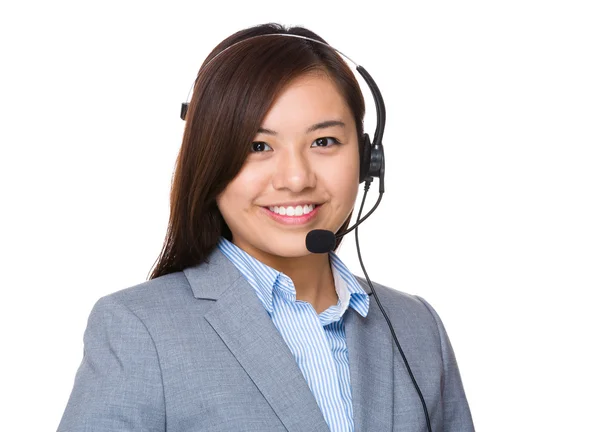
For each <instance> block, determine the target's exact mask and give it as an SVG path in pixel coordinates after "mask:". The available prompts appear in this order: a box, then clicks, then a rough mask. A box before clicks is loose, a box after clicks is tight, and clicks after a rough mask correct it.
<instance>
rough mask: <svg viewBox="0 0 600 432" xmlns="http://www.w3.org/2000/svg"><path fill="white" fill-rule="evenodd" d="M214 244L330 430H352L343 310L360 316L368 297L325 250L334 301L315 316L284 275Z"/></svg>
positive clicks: (231, 246)
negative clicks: (254, 299) (260, 309)
mask: <svg viewBox="0 0 600 432" xmlns="http://www.w3.org/2000/svg"><path fill="white" fill-rule="evenodd" d="M217 247H218V248H219V250H221V252H223V254H225V256H226V257H227V258H229V260H230V261H231V262H232V263H233V264H234V265H235V266H236V267H237V268H238V269H239V271H240V272H241V273H242V275H243V276H244V277H245V278H246V280H247V281H248V283H249V284H250V286H251V287H252V288H254V290H255V291H256V295H257V296H258V298H259V300H260V301H261V303H262V304H263V306H264V308H265V309H266V311H267V312H268V314H269V316H270V317H271V319H272V320H273V324H275V327H277V329H278V330H279V333H281V336H282V337H283V339H284V340H285V342H286V343H287V345H288V347H289V348H290V350H291V352H292V354H293V355H294V358H295V359H296V363H298V366H299V367H300V370H301V371H302V374H303V375H304V378H305V379H306V382H307V383H308V387H309V388H310V390H311V392H312V394H313V395H314V397H315V399H316V401H317V405H318V406H319V408H320V409H321V412H322V413H323V417H324V418H325V421H326V422H327V424H328V425H329V429H330V430H331V431H332V432H351V431H354V420H353V418H352V388H351V385H350V364H349V359H348V348H347V345H346V333H345V330H344V313H345V312H346V310H347V309H348V307H352V308H353V309H355V310H356V311H357V312H358V313H359V314H360V315H362V316H363V317H365V316H367V312H368V310H369V296H368V295H367V293H366V292H365V290H364V289H363V288H362V287H361V286H360V285H359V284H358V282H357V280H356V278H355V277H354V275H352V273H351V272H350V270H348V268H347V267H346V266H345V265H344V264H343V263H342V261H341V260H340V259H339V258H338V257H337V255H335V254H334V253H333V252H330V253H329V258H330V263H331V271H332V273H333V279H334V283H335V290H336V292H337V295H338V302H337V304H335V305H333V306H330V307H329V308H328V309H327V310H324V311H323V312H321V313H320V314H317V313H316V311H315V309H314V308H313V306H312V305H311V304H310V303H308V302H305V301H296V288H295V287H294V283H293V282H292V280H291V279H290V278H289V277H288V276H286V275H285V274H283V273H281V272H278V271H277V270H275V269H273V268H271V267H269V266H267V265H266V264H263V263H262V262H260V261H258V260H257V259H256V258H254V257H252V256H250V255H249V254H247V253H246V252H245V251H243V250H242V249H240V248H238V247H237V246H236V245H234V244H233V243H231V242H230V241H228V240H226V239H225V238H221V239H220V241H219V243H218V245H217Z"/></svg>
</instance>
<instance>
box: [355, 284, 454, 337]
mask: <svg viewBox="0 0 600 432" xmlns="http://www.w3.org/2000/svg"><path fill="white" fill-rule="evenodd" d="M355 277H356V279H357V280H358V282H359V283H360V285H361V286H362V287H363V288H364V289H365V291H366V292H367V294H369V299H370V300H369V302H370V304H371V305H370V307H369V309H371V310H373V309H378V306H377V302H376V300H375V298H374V295H373V293H372V290H371V288H370V287H369V284H368V283H367V281H366V280H365V279H364V278H362V277H360V276H355ZM371 283H372V284H373V287H374V288H375V293H376V294H377V297H378V298H379V300H380V301H381V303H382V306H383V307H384V309H385V310H386V312H387V313H388V315H389V317H390V319H391V320H392V321H394V324H398V325H403V326H408V327H413V326H416V327H419V326H420V327H421V328H422V329H423V330H425V327H428V328H429V330H432V331H435V333H437V332H438V331H439V330H440V328H443V324H442V322H441V319H440V317H439V315H438V314H437V312H436V311H435V309H434V308H433V307H432V306H431V305H430V304H429V303H428V302H427V301H426V300H425V299H424V298H423V297H420V296H418V295H416V294H409V293H407V292H404V291H401V290H398V289H395V288H390V287H389V286H386V285H383V284H380V283H377V282H373V281H371Z"/></svg>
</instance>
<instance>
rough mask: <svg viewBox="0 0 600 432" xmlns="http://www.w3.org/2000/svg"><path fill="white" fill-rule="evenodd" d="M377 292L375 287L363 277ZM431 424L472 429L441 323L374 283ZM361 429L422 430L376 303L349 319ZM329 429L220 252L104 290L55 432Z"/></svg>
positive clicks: (421, 304)
mask: <svg viewBox="0 0 600 432" xmlns="http://www.w3.org/2000/svg"><path fill="white" fill-rule="evenodd" d="M360 283H361V284H362V286H363V287H364V289H365V290H366V291H367V293H369V294H370V295H371V294H372V293H371V290H370V289H369V287H368V285H367V284H366V283H365V282H364V281H363V280H360ZM376 289H377V294H378V296H379V299H380V300H381V302H382V304H383V305H384V307H385V309H386V311H387V314H388V316H389V318H390V320H391V321H392V324H393V326H394V328H395V330H396V334H397V336H398V339H399V341H400V343H401V345H402V348H403V350H404V353H405V354H406V357H407V359H408V361H409V364H410V366H411V368H412V371H413V373H414V375H415V378H416V380H417V382H418V383H419V386H420V388H421V391H422V392H423V396H424V397H425V400H426V402H427V408H428V410H429V415H430V417H431V423H432V429H433V430H434V431H453V432H454V431H455V432H459V431H460V432H466V431H473V430H474V429H473V424H472V420H471V414H470V411H469V407H468V404H467V400H466V398H465V394H464V391H463V388H462V384H461V379H460V374H459V371H458V368H457V365H456V360H455V357H454V353H453V351H452V347H451V346H450V342H449V340H448V337H447V335H446V332H445V330H444V327H443V325H442V323H441V321H440V319H439V317H438V316H437V314H436V313H435V311H434V310H433V309H432V308H431V306H429V305H428V304H427V303H426V302H425V301H424V300H423V299H421V298H419V297H416V296H411V295H407V294H404V293H401V292H399V291H396V290H393V289H390V288H387V287H384V286H381V285H376ZM344 319H345V326H346V337H347V344H348V352H349V357H350V376H351V383H352V406H353V409H354V425H355V430H356V431H357V432H371V431H372V432H380V431H411V432H413V431H414V432H416V431H426V430H427V429H426V426H425V417H424V414H423V411H422V407H421V402H420V400H419V397H418V395H417V393H416V391H415V389H414V387H413V384H412V383H411V380H410V377H409V375H408V374H407V371H406V368H405V366H404V363H403V361H402V358H401V356H400V354H399V353H398V352H397V348H396V347H395V345H394V342H393V339H392V337H391V333H390V331H389V328H388V326H387V324H386V322H385V319H384V317H383V315H382V314H381V311H380V310H379V308H378V307H377V304H376V302H375V299H374V298H373V297H371V298H370V307H369V313H368V315H367V317H366V318H363V317H361V316H360V315H359V314H358V313H357V312H356V311H355V310H354V309H351V308H350V309H348V311H347V312H346V315H345V318H344ZM328 430H329V429H328V427H327V424H326V423H325V420H324V418H323V415H322V414H321V411H320V410H319V407H318V405H317V403H316V401H315V399H314V397H313V395H312V393H311V391H310V389H309V387H308V385H307V383H306V381H305V380H304V377H303V375H302V372H301V371H300V368H299V367H298V365H297V364H296V362H295V360H294V357H293V356H292V353H291V352H290V350H289V348H288V347H287V345H286V343H285V341H284V340H283V338H282V337H281V335H280V334H279V332H278V330H277V328H276V327H275V326H274V324H273V322H272V321H271V319H270V317H269V315H268V314H267V312H266V311H265V309H264V308H263V306H262V304H261V303H260V301H259V299H258V297H257V296H256V294H255V292H254V290H253V289H252V288H251V287H250V285H249V284H248V283H247V282H246V280H245V279H244V277H243V276H242V275H241V273H240V272H239V271H238V270H237V268H236V267H235V266H234V265H233V264H232V263H231V262H230V261H229V259H227V257H225V256H224V255H223V254H222V253H221V252H220V251H219V250H218V249H215V250H214V252H213V253H212V254H211V256H210V257H209V263H208V264H201V265H198V266H195V267H189V268H187V269H185V270H184V271H183V272H177V273H172V274H168V275H165V276H162V277H159V278H156V279H153V280H150V281H146V282H144V283H142V284H139V285H137V286H134V287H131V288H128V289H124V290H121V291H118V292H115V293H113V294H110V295H108V296H105V297H102V298H101V299H100V300H98V302H97V303H96V304H95V305H94V308H93V309H92V312H91V314H90V317H89V320H88V325H87V328H86V331H85V336H84V354H83V360H82V362H81V365H80V366H79V369H78V370H77V374H76V376H75V384H74V387H73V391H72V393H71V396H70V398H69V401H68V404H67V407H66V409H65V412H64V415H63V417H62V420H61V422H60V425H59V426H58V431H59V432H84V431H85V432H92V431H93V432H100V431H107V432H108V431H110V432H115V431H161V432H165V431H173V432H174V431H177V432H187V431H189V432H192V431H193V432H201V431H236V432H237V431H247V432H251V431H253V432H271V431H273V432H275V431H288V432H327V431H328Z"/></svg>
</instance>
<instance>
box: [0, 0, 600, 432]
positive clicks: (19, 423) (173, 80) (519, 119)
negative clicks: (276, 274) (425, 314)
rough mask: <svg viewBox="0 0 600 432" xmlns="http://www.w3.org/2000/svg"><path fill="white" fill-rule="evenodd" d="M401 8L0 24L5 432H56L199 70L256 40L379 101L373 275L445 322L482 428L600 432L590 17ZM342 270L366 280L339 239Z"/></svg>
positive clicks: (99, 6) (121, 4) (156, 228)
mask: <svg viewBox="0 0 600 432" xmlns="http://www.w3.org/2000/svg"><path fill="white" fill-rule="evenodd" d="M215 3H216V4H215ZM17 4H18V6H17ZM392 4H393V2H389V4H384V2H381V1H374V0H371V1H367V2H356V3H355V4H352V2H326V1H302V2H285V1H279V2H269V1H257V2H239V3H236V2H233V3H232V2H231V1H222V2H210V3H209V2H199V1H198V2H177V1H170V2H162V3H158V2H152V1H145V2H133V1H103V2H84V1H78V2H75V1H73V2H66V1H48V2H42V1H37V2H31V1H30V2H27V1H20V2H16V1H13V2H6V3H3V5H2V6H1V9H0V33H1V34H0V36H1V39H0V40H1V41H2V42H1V44H2V49H1V56H2V57H1V64H2V66H1V67H0V74H1V79H0V91H1V97H0V109H1V111H0V122H1V128H0V143H1V155H0V156H1V157H0V176H1V178H0V180H1V182H0V188H1V194H2V195H1V197H2V211H1V216H0V217H1V218H2V221H1V224H0V229H1V230H2V232H1V233H0V234H1V240H0V241H1V244H2V247H1V252H0V253H1V254H2V256H1V257H0V258H1V261H0V262H1V263H2V264H1V269H2V272H1V278H0V286H1V288H2V291H1V295H2V297H1V300H0V320H1V323H0V333H1V334H0V337H1V342H2V344H1V346H2V355H1V356H0V362H1V363H2V364H1V366H0V373H1V374H2V375H1V381H0V382H1V383H0V392H1V393H2V397H3V400H4V401H5V402H4V403H3V410H2V411H3V414H2V430H6V431H34V430H35V431H38V430H39V431H41V430H55V429H56V427H57V426H58V423H59V421H60V418H61V416H62V413H63V410H64V408H65V405H66V403H67V399H68V397H69V394H70V392H71V389H72V385H73V380H74V377H75V372H76V370H77V367H78V366H79V363H80V361H81V358H82V354H83V340H82V338H83V332H84V329H85V326H86V321H87V317H88V314H89V312H90V310H91V308H92V306H93V304H94V303H95V301H96V300H97V299H98V298H99V297H101V296H103V295H106V294H109V293H111V292H114V291H117V290H120V289H123V288H126V287H129V286H132V285H135V284H138V283H140V282H143V281H144V280H146V278H147V276H148V273H149V271H150V269H151V267H152V265H153V263H154V261H155V259H156V258H157V256H158V253H159V251H160V248H161V245H162V241H163V238H164V234H165V230H166V224H167V219H168V194H169V187H170V180H171V175H172V172H173V168H174V162H175V157H176V154H177V151H178V149H179V146H180V143H181V136H182V131H183V127H184V123H183V122H182V121H181V120H180V119H179V107H180V103H181V102H182V101H183V100H184V99H185V98H186V96H187V93H188V90H189V88H190V86H191V84H192V82H193V79H194V77H195V75H196V72H197V70H198V67H199V66H200V64H201V62H202V61H203V60H204V58H205V57H206V55H207V54H208V53H209V51H210V50H211V49H212V48H213V47H214V46H215V45H216V44H217V43H219V42H220V41H221V40H222V39H223V38H225V37H227V36H228V35H229V34H231V33H233V32H235V31H237V30H239V29H241V28H244V27H247V26H250V25H254V24H259V23H264V22H269V21H275V22H279V23H283V24H287V25H294V24H298V25H304V26H306V27H308V28H310V29H312V30H313V31H315V32H317V33H318V34H320V35H321V36H322V37H324V38H325V39H326V40H327V41H328V42H329V43H331V44H332V45H333V46H335V47H337V48H338V49H340V50H341V51H343V52H345V53H346V54H348V55H349V56H350V57H351V58H352V59H354V60H355V61H357V62H358V63H360V64H362V65H363V66H365V68H366V69H367V70H368V71H369V72H370V73H371V74H372V76H373V77H374V78H375V80H376V82H377V83H378V84H379V86H380V88H381V91H382V94H383V96H384V98H385V101H386V104H387V114H388V116H387V128H386V131H385V136H384V144H385V146H386V147H385V149H386V161H387V192H386V194H385V195H384V199H383V202H382V204H381V206H380V208H379V209H378V210H377V212H376V213H375V214H374V215H373V217H372V218H371V219H370V220H369V221H368V222H367V223H366V224H365V225H363V227H362V228H361V239H362V240H361V246H362V251H363V256H364V259H365V264H366V266H367V269H368V270H369V274H370V276H371V278H372V279H374V280H376V281H379V282H381V283H384V284H387V285H389V286H391V287H393V288H396V289H399V290H402V291H406V292H409V293H416V294H419V295H421V296H423V297H425V298H426V299H427V300H428V301H429V302H430V303H431V304H432V305H433V306H434V307H435V308H436V309H437V311H438V313H439V314H440V315H441V317H442V319H443V321H444V323H445V325H446V328H447V330H448V333H449V334H450V337H451V340H452V343H453V345H454V349H455V352H456V355H457V358H458V362H459V365H460V368H461V372H462V377H463V382H464V387H465V390H466V392H467V396H468V399H469V402H470V405H471V409H472V413H473V418H474V421H475V426H476V428H477V429H478V430H479V431H509V430H510V431H566V430H569V431H573V430H592V429H593V428H595V427H597V423H596V421H595V420H596V419H597V416H596V415H595V414H594V413H596V412H597V408H598V403H599V402H600V400H599V398H598V388H599V386H600V376H599V372H598V365H599V364H600V356H599V354H598V345H599V344H598V340H599V337H598V331H599V330H600V323H599V321H600V320H599V318H598V316H599V314H598V310H597V307H596V304H595V299H596V298H597V296H596V291H597V290H598V288H600V269H599V267H600V265H599V263H600V246H599V245H600V229H599V223H598V221H600V193H599V192H600V174H599V171H600V170H599V165H600V149H599V145H600V130H599V129H600V127H599V126H600V125H599V123H600V122H599V120H600V102H599V101H600V85H599V82H600V79H599V78H598V77H600V56H599V54H600V30H599V29H600V25H599V24H598V23H599V22H600V14H599V12H598V6H597V2H593V1H588V2H584V1H573V0H571V1H532V0H518V1H517V0H503V1H495V2H491V1H465V0H457V1H452V2H447V1H437V2H436V1H423V0H421V1H412V2H398V3H395V4H393V6H391V5H392ZM369 97H370V96H369V94H365V98H366V99H367V101H368V102H369V103H371V102H370V99H369ZM369 109H372V105H369ZM373 117H374V115H373V111H372V110H371V111H370V112H369V115H368V117H367V126H369V125H371V126H372V125H373ZM371 134H372V131H371ZM373 197H375V194H373ZM341 255H342V257H343V259H345V260H346V262H347V263H348V264H349V266H350V267H351V269H352V270H353V271H354V272H355V273H357V274H360V267H359V266H358V262H357V259H356V251H355V249H354V244H353V239H352V238H349V239H347V240H346V241H345V244H344V247H343V249H342V253H341ZM6 398H8V399H6ZM7 401H8V405H7V404H6V403H7ZM369 432H370V431H369Z"/></svg>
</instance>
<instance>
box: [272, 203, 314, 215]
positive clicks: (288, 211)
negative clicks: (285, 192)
mask: <svg viewBox="0 0 600 432" xmlns="http://www.w3.org/2000/svg"><path fill="white" fill-rule="evenodd" d="M314 209H315V205H314V204H305V205H304V206H301V205H297V206H296V207H292V206H289V207H284V206H270V207H269V210H271V211H272V212H273V213H277V214H280V215H282V216H302V215H305V214H308V213H310V212H311V211H313V210H314Z"/></svg>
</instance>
